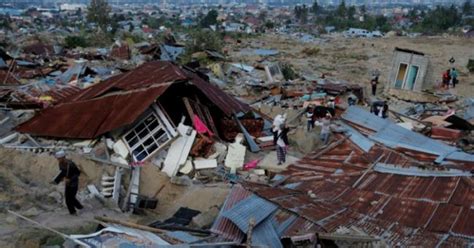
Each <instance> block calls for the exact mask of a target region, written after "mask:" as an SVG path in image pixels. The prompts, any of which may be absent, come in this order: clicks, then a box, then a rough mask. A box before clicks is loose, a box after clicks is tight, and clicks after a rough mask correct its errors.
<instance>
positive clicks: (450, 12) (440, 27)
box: [418, 5, 461, 33]
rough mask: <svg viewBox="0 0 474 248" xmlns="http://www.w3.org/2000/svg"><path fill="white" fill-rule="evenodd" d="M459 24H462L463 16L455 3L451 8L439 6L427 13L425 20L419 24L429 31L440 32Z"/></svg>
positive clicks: (421, 27) (419, 27)
mask: <svg viewBox="0 0 474 248" xmlns="http://www.w3.org/2000/svg"><path fill="white" fill-rule="evenodd" d="M459 24H461V17H460V15H459V13H458V10H457V9H456V7H455V6H454V5H451V7H449V8H448V7H443V6H437V7H436V9H434V10H432V11H429V12H428V13H426V16H425V18H424V19H423V21H422V22H421V23H420V24H418V25H419V26H418V29H419V30H423V31H424V32H429V33H439V32H445V31H447V30H448V29H449V28H451V27H456V26H458V25H459Z"/></svg>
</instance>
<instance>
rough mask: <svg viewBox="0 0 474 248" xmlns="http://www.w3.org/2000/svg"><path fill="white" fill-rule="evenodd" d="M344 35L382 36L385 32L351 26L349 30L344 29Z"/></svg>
mask: <svg viewBox="0 0 474 248" xmlns="http://www.w3.org/2000/svg"><path fill="white" fill-rule="evenodd" d="M344 35H345V36H346V37H366V38H372V37H382V36H383V34H382V33H381V32H380V31H372V32H371V31H368V30H366V29H361V28H349V29H348V30H346V31H344Z"/></svg>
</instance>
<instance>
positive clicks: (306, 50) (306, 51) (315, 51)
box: [301, 47, 321, 56]
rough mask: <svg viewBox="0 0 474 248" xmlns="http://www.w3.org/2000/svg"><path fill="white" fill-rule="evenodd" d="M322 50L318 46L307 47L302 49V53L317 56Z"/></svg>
mask: <svg viewBox="0 0 474 248" xmlns="http://www.w3.org/2000/svg"><path fill="white" fill-rule="evenodd" d="M319 52H321V49H319V48H318V47H306V48H303V50H301V53H303V54H305V55H306V56H317V55H318V54H319Z"/></svg>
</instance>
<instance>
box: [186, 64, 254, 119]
mask: <svg viewBox="0 0 474 248" xmlns="http://www.w3.org/2000/svg"><path fill="white" fill-rule="evenodd" d="M188 76H189V77H190V78H191V82H192V83H193V84H194V85H196V87H198V88H199V89H200V90H201V91H202V92H203V93H204V94H205V95H206V96H207V97H208V98H209V100H211V102H213V103H214V104H215V105H216V106H217V107H219V109H220V110H222V112H224V113H225V114H226V115H227V116H232V114H233V113H236V114H237V113H239V112H242V113H247V112H249V111H251V108H250V106H249V105H247V104H244V103H242V102H241V101H239V100H237V99H236V98H235V97H232V96H230V95H228V94H227V93H225V92H224V91H222V90H221V89H219V88H218V87H217V86H215V85H213V84H211V83H209V82H206V81H205V80H203V79H202V78H200V77H199V76H198V75H197V74H195V73H190V72H188Z"/></svg>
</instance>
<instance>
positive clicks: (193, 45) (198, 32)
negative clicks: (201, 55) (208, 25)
mask: <svg viewBox="0 0 474 248" xmlns="http://www.w3.org/2000/svg"><path fill="white" fill-rule="evenodd" d="M222 45H223V44H222V39H221V37H220V36H219V34H218V33H216V32H213V31H210V30H204V29H194V30H192V31H190V33H189V39H188V40H187V42H186V54H185V55H184V56H183V57H182V61H181V62H183V63H187V62H190V61H191V57H192V54H193V53H196V52H202V51H205V50H214V51H218V52H220V51H221V49H222Z"/></svg>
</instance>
